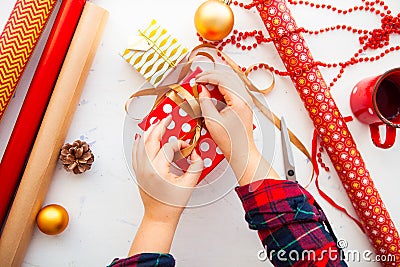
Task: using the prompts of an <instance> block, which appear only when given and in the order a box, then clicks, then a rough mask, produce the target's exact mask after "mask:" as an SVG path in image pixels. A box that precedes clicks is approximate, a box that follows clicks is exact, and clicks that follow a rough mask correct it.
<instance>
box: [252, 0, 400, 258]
mask: <svg viewBox="0 0 400 267" xmlns="http://www.w3.org/2000/svg"><path fill="white" fill-rule="evenodd" d="M256 7H257V9H258V11H259V13H260V16H261V19H262V20H263V22H264V24H265V26H266V28H267V30H268V32H269V34H270V36H271V37H272V38H275V37H279V38H276V41H275V47H276V49H277V51H278V53H279V55H280V57H281V59H282V61H283V63H284V64H285V66H286V69H287V70H288V71H289V72H291V73H292V75H291V79H292V81H293V83H294V85H295V87H296V89H297V92H298V93H299V95H300V97H301V99H302V100H303V102H304V105H305V108H306V109H307V111H308V112H309V115H310V118H311V119H312V121H313V123H314V126H315V128H316V129H317V131H318V134H319V136H320V138H321V140H322V141H323V144H324V146H325V148H326V150H327V152H328V155H329V157H330V159H331V161H332V163H333V165H334V167H335V169H336V171H337V173H338V175H339V177H340V179H341V181H342V183H343V186H344V188H345V190H346V192H347V195H348V197H349V198H350V201H351V202H352V204H353V206H354V208H355V210H356V212H357V214H358V216H359V218H360V219H361V221H362V223H363V226H364V229H365V231H366V234H367V235H368V237H369V240H370V242H371V244H372V245H373V247H374V249H375V252H376V254H377V255H389V254H390V255H392V256H391V257H393V255H396V261H395V262H394V261H391V262H382V263H383V264H384V266H400V239H399V234H398V232H397V230H396V228H395V225H394V223H393V221H392V220H391V218H390V216H389V213H388V211H387V209H386V207H385V205H384V203H383V202H382V199H381V197H380V195H379V192H378V190H377V189H376V187H375V185H374V182H373V181H372V179H371V177H370V174H369V172H368V171H367V169H366V167H365V163H364V161H363V159H362V157H361V155H360V152H359V151H358V149H357V147H356V144H355V142H354V139H353V137H352V136H351V134H350V131H349V129H348V128H347V125H346V122H345V121H344V119H343V117H342V115H341V114H340V111H339V109H338V107H337V106H336V103H335V101H334V99H333V98H332V95H331V93H330V90H329V88H328V87H327V85H326V83H325V81H324V79H323V77H322V75H321V73H320V71H319V69H318V68H317V67H314V66H313V62H314V60H313V57H312V55H311V52H310V50H309V48H308V47H307V44H306V42H305V40H304V38H303V37H302V35H301V34H300V33H297V32H296V29H297V25H296V22H295V20H294V19H293V17H292V15H291V12H290V10H289V9H288V7H287V5H286V2H285V0H259V1H258V4H257V5H256Z"/></svg>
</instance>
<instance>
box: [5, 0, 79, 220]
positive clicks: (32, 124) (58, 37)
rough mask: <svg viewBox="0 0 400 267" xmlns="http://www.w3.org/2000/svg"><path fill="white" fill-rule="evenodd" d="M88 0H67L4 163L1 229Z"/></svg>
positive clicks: (20, 116)
mask: <svg viewBox="0 0 400 267" xmlns="http://www.w3.org/2000/svg"><path fill="white" fill-rule="evenodd" d="M85 2H86V1H85V0H64V1H63V2H62V4H61V6H60V10H59V12H58V14H57V18H56V20H55V22H54V25H53V28H52V30H51V32H50V35H49V37H48V40H47V43H46V46H45V48H44V50H43V53H42V57H41V58H40V61H39V64H38V67H37V69H36V72H35V75H34V77H33V80H32V82H31V85H30V87H29V90H28V93H27V95H26V98H25V100H24V103H23V106H22V108H21V111H20V114H19V116H18V120H17V122H16V124H15V126H14V129H13V132H12V134H11V137H10V140H9V142H8V144H7V148H6V150H5V152H4V155H3V158H2V161H1V164H0V196H1V201H0V226H1V225H3V223H4V221H5V217H6V213H7V210H8V209H9V207H10V205H11V203H12V198H13V196H14V193H15V190H16V187H17V185H18V183H19V180H20V178H21V175H22V173H23V171H24V165H25V162H26V160H27V159H28V157H29V153H30V150H31V148H32V146H33V142H34V141H35V137H36V134H37V132H38V130H39V127H40V123H41V121H42V118H43V115H44V112H45V110H46V107H47V104H48V101H49V99H50V96H51V93H52V91H53V88H54V85H55V83H56V80H57V77H58V74H59V71H60V69H61V66H62V63H63V61H64V58H65V55H66V53H67V50H68V47H69V44H70V42H71V40H72V37H73V34H74V32H75V28H76V26H77V24H78V21H79V18H80V15H81V13H82V10H83V7H84V5H85Z"/></svg>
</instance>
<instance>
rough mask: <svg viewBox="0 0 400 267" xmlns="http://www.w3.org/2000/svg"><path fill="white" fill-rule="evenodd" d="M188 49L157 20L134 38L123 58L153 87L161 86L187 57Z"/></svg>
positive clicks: (123, 53) (122, 53)
mask: <svg viewBox="0 0 400 267" xmlns="http://www.w3.org/2000/svg"><path fill="white" fill-rule="evenodd" d="M187 53H188V49H187V48H186V47H185V46H184V45H182V44H180V43H179V42H178V41H177V39H176V38H174V37H172V36H171V34H169V33H168V31H167V30H166V29H164V28H163V27H161V26H160V25H159V24H158V23H157V21H156V20H154V19H153V20H152V21H151V23H150V25H149V26H148V27H146V28H145V29H144V30H143V31H140V30H139V34H138V35H137V36H135V37H134V38H132V40H131V42H130V43H129V44H128V47H127V48H126V49H125V50H124V51H123V52H121V56H122V57H123V58H124V59H125V60H126V61H127V62H128V63H129V64H131V65H132V66H133V67H134V68H135V69H136V70H137V71H138V72H139V73H140V74H142V75H143V77H144V78H145V79H146V80H147V81H149V82H150V83H151V84H152V85H154V86H157V85H159V84H160V83H161V82H162V80H163V79H164V78H165V77H166V76H167V75H168V73H169V72H170V71H171V70H172V69H173V68H174V67H175V66H176V65H177V64H178V63H179V62H180V61H181V60H182V59H183V58H184V57H185V56H186V54H187Z"/></svg>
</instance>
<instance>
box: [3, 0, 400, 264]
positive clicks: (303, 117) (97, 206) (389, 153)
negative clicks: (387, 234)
mask: <svg viewBox="0 0 400 267" xmlns="http://www.w3.org/2000/svg"><path fill="white" fill-rule="evenodd" d="M93 2H94V3H96V4H98V5H100V6H103V7H104V8H105V9H107V10H108V11H109V12H110V17H109V21H108V23H107V26H106V29H105V32H104V35H103V39H102V42H101V45H100V47H99V49H98V52H97V54H96V57H95V60H94V63H93V66H92V68H91V71H90V75H89V77H88V80H87V83H86V86H85V90H84V92H83V94H82V97H81V100H80V103H79V106H78V108H77V110H76V113H75V116H74V119H73V122H72V124H71V127H70V130H69V133H68V137H67V140H66V142H71V141H73V140H75V139H78V138H81V139H84V140H86V141H88V142H89V143H90V144H91V146H92V149H93V151H94V153H95V155H96V159H95V163H94V165H93V169H92V170H91V171H89V172H87V173H85V174H83V175H80V176H74V175H72V174H69V173H66V172H65V171H64V170H63V169H62V168H61V165H58V166H57V169H56V171H55V173H54V178H53V181H52V184H51V187H50V189H49V192H48V194H47V197H46V200H45V204H50V203H59V204H61V205H63V206H64V207H65V208H66V209H67V210H68V212H69V215H70V224H69V226H68V228H67V229H66V231H65V232H64V233H62V234H60V235H58V236H46V235H44V234H42V233H41V232H39V230H38V229H35V231H34V234H33V237H32V241H31V244H30V246H29V249H28V252H27V254H26V257H25V261H24V264H23V266H26V267H28V266H40V267H54V266H70V267H72V266H74V267H75V266H105V265H107V264H108V263H110V262H111V260H112V259H113V258H114V257H124V256H126V254H127V252H128V249H129V246H130V243H131V241H132V238H133V236H134V234H135V232H136V230H137V227H138V224H139V223H140V219H141V216H142V214H143V207H142V204H141V200H140V197H139V194H138V190H137V187H136V184H135V183H134V181H133V178H132V177H131V174H130V172H129V170H128V167H127V163H126V160H125V156H124V148H123V129H124V121H125V112H124V108H123V107H124V103H125V101H126V99H127V98H128V97H129V96H130V95H131V94H132V93H133V92H134V91H135V90H137V88H139V87H140V86H141V84H142V83H143V79H142V78H141V77H140V76H139V75H138V74H137V73H136V72H135V71H134V70H133V69H132V68H131V67H130V66H129V65H128V64H127V63H125V62H124V60H123V59H122V58H121V57H120V56H119V55H118V52H119V51H120V50H121V49H122V48H123V46H124V45H125V43H126V42H127V40H128V36H129V35H133V34H135V32H136V30H137V29H139V28H141V27H142V26H144V25H145V24H146V23H147V22H149V21H150V19H151V18H155V19H157V20H158V21H159V22H160V23H161V24H162V25H163V26H165V27H166V28H167V29H168V30H169V31H171V33H173V34H174V35H176V37H178V39H179V40H181V42H183V43H184V44H186V45H187V46H188V47H189V48H192V47H194V46H195V45H197V44H198V41H197V37H196V34H195V29H194V25H193V14H194V12H195V10H196V8H197V6H199V5H200V4H201V3H202V2H203V1H202V0H191V1H188V0H186V1H182V0H170V1H163V0H151V1H129V0H116V1H106V0H96V1H93ZM316 2H317V1H316ZM318 2H320V3H322V2H323V3H331V4H334V5H337V6H340V7H350V6H354V5H358V4H361V1H358V0H351V1H333V0H319V1H318ZM386 2H387V4H388V5H389V6H390V8H391V10H392V11H393V14H398V13H399V12H400V3H399V2H398V1H397V0H387V1H386ZM13 5H14V0H3V1H1V3H0V28H3V26H4V23H5V22H6V20H7V18H8V15H9V13H10V11H11V9H12V7H13ZM233 10H234V13H235V15H236V22H235V28H238V29H241V30H250V29H251V30H253V29H262V30H264V31H265V29H264V27H263V25H262V23H261V19H260V18H259V16H258V15H257V14H256V11H255V10H253V11H249V12H243V11H241V10H239V9H238V8H236V7H233ZM292 12H293V13H294V16H295V18H296V20H297V22H298V24H299V25H301V26H304V27H306V28H310V29H316V28H320V27H326V26H328V25H329V26H330V25H337V24H344V23H345V24H349V25H352V26H355V27H359V28H367V29H372V28H373V27H377V26H379V25H380V23H379V20H378V19H377V17H376V16H374V15H372V14H370V13H368V14H365V13H357V14H351V15H346V16H340V15H335V14H332V13H330V12H325V11H316V10H315V9H310V8H307V7H293V8H292ZM306 39H307V41H308V44H309V46H310V47H311V51H312V52H313V55H314V57H315V58H316V59H318V60H321V61H329V62H338V61H340V60H344V59H347V58H349V57H351V55H352V54H353V53H354V51H356V50H357V49H358V46H359V44H358V39H357V37H355V36H354V35H352V34H351V33H348V32H340V31H339V32H333V33H328V34H324V35H319V36H306ZM391 43H392V44H399V43H400V38H399V36H391ZM43 44H44V42H43V40H42V41H41V43H40V44H39V46H38V48H42V47H43ZM226 51H227V52H228V53H229V54H230V55H231V56H232V57H233V58H234V59H235V60H236V61H237V62H238V63H239V64H241V65H248V64H251V63H255V62H259V61H263V62H268V63H269V64H272V65H274V66H276V67H280V68H282V63H281V62H280V59H279V57H278V55H277V53H276V51H275V49H274V48H273V47H272V45H265V46H264V47H262V48H260V49H257V50H256V51H254V52H250V53H246V56H244V54H242V53H240V52H238V50H236V49H234V48H229V49H227V50H226ZM39 52H40V51H39V50H37V51H36V53H35V55H34V56H33V58H32V60H31V62H30V63H29V66H28V68H27V69H26V72H25V75H24V78H23V80H22V81H21V83H20V84H19V87H18V89H17V92H16V96H15V98H14V99H13V101H12V102H11V104H10V106H9V108H8V110H7V112H6V115H5V116H4V118H3V119H2V120H1V122H0V129H1V130H0V156H1V155H2V154H3V152H4V149H5V147H6V144H7V141H8V138H9V135H10V133H11V131H12V128H13V124H14V123H15V120H16V116H17V115H16V114H17V112H18V110H19V109H20V106H21V103H22V101H23V98H24V95H25V93H26V90H27V87H28V85H29V81H30V79H31V77H32V75H33V72H34V69H35V64H37V61H38V58H39V56H40V53H39ZM372 54H375V52H373V53H371V54H370V53H368V55H372ZM399 61H400V53H399V52H395V53H392V54H390V56H387V57H385V58H384V59H382V60H380V61H378V62H374V63H368V64H359V65H357V66H354V67H351V68H349V69H348V70H346V72H345V74H344V75H343V78H342V79H341V80H339V82H338V83H337V84H336V85H335V86H334V87H333V88H332V94H333V95H334V97H335V100H336V102H337V104H338V105H339V108H340V110H341V111H342V113H343V115H351V110H350V106H349V95H350V91H351V89H352V87H353V86H354V85H355V83H356V82H358V81H359V80H360V79H361V78H364V77H367V76H371V75H376V74H379V73H382V72H384V71H385V70H387V69H389V68H393V67H398V64H399V63H398V62H399ZM336 71H337V70H336ZM336 71H330V70H326V69H322V73H323V74H324V76H325V78H326V80H327V81H330V80H331V79H332V78H333V75H334V74H335V73H336ZM266 100H267V101H268V103H269V105H270V106H271V108H272V110H273V111H274V112H275V113H276V114H278V115H279V116H282V115H284V116H285V117H286V120H287V123H288V125H289V127H290V128H291V129H292V130H293V131H294V132H295V133H296V135H297V136H298V137H299V138H300V139H301V140H302V142H303V143H305V144H306V146H307V147H308V148H311V136H312V130H311V129H312V123H311V121H310V119H309V118H308V115H307V113H306V111H305V109H304V107H303V104H302V103H301V101H300V99H299V97H298V96H297V93H296V91H295V89H294V87H293V85H292V83H291V81H290V80H289V79H288V78H280V77H278V78H277V83H276V88H275V90H274V91H273V92H272V93H271V94H270V95H269V96H268V97H267V98H266ZM349 127H350V130H351V132H352V134H353V136H354V138H355V140H356V142H357V144H358V146H359V149H360V151H361V153H362V155H363V157H364V159H365V161H366V163H367V167H368V169H369V171H370V173H371V174H372V177H373V178H374V181H375V184H376V187H377V188H378V190H379V192H380V194H381V196H382V198H383V200H384V202H385V204H386V206H387V208H388V210H389V212H390V214H391V216H392V219H393V221H394V222H395V224H397V226H398V227H400V206H399V205H398V203H399V201H398V198H397V197H396V195H397V193H396V191H397V190H398V187H399V186H400V180H399V178H400V177H399V174H398V169H397V167H398V165H397V164H398V157H399V156H400V151H399V147H400V143H399V142H398V141H397V143H396V144H395V146H394V147H393V148H391V149H388V150H382V149H378V148H376V147H375V146H374V145H373V144H372V142H371V140H370V137H369V130H368V126H366V125H363V124H361V123H360V122H358V121H356V120H355V121H353V122H350V123H349ZM275 136H276V137H279V133H278V132H276V133H275ZM264 142H269V141H268V140H264ZM274 144H275V143H274V142H273V141H271V145H270V151H272V153H271V155H275V156H274V160H273V166H274V167H275V168H276V170H277V171H278V172H279V173H281V174H282V172H283V170H282V168H283V167H282V166H283V163H282V156H281V150H280V141H279V138H277V140H276V144H275V145H274ZM268 153H269V151H268ZM294 153H295V160H296V167H297V170H298V176H300V179H299V180H300V182H301V183H302V184H303V185H305V184H306V182H307V179H308V177H309V173H310V164H309V163H307V161H306V159H305V157H304V156H303V155H302V154H301V153H300V152H299V151H297V150H295V151H294ZM324 159H325V161H326V162H327V164H328V166H330V167H331V164H330V163H329V159H327V158H326V157H325V158H324ZM331 168H332V167H331ZM231 178H232V177H231ZM228 179H230V178H229V177H228ZM320 184H321V187H322V188H323V189H324V190H325V191H326V192H328V193H329V195H330V196H332V197H333V198H334V199H335V200H336V201H337V202H339V203H341V204H342V205H344V206H346V207H347V208H349V210H350V211H351V212H352V213H353V214H354V212H353V210H352V208H351V206H350V203H349V200H348V198H347V196H346V194H345V192H344V189H343V188H342V185H341V183H340V181H339V178H338V176H337V174H336V173H334V172H329V173H325V172H322V174H321V176H320ZM309 190H310V191H311V192H312V193H313V195H314V196H315V197H316V198H317V199H318V201H319V202H320V204H321V206H322V207H323V208H324V209H325V212H326V213H327V215H328V217H329V219H330V221H331V223H332V225H333V228H334V230H335V232H336V234H337V236H338V237H339V238H343V239H345V240H346V241H347V242H348V244H349V249H357V250H360V251H364V250H367V249H369V250H372V247H371V246H370V244H369V243H368V240H367V238H366V236H365V235H363V233H361V231H360V230H359V229H358V228H357V226H356V225H355V224H354V223H353V222H352V221H351V220H350V219H348V218H347V217H346V216H345V215H343V214H342V213H340V212H338V211H337V210H335V209H334V208H332V207H331V206H330V205H329V204H328V203H327V202H326V201H324V200H323V199H321V197H320V196H319V194H318V192H317V191H316V189H315V186H314V185H311V186H310V187H309ZM205 194H207V193H205ZM243 215H244V213H243V210H242V208H241V204H240V202H239V200H238V198H237V196H236V194H235V193H234V192H233V191H230V192H229V193H228V194H227V195H226V196H225V197H223V198H222V199H220V200H218V201H215V202H213V203H211V204H209V205H205V206H202V207H200V208H190V209H186V210H185V212H184V214H183V216H182V219H181V222H180V224H179V227H178V230H177V233H176V236H175V240H174V243H173V247H172V253H173V254H174V256H175V258H176V259H177V266H266V265H267V266H268V265H269V263H263V262H260V261H259V260H258V259H257V252H258V251H259V250H260V249H261V248H262V247H261V244H260V242H259V240H258V237H257V234H256V233H255V232H252V231H250V230H249V229H248V227H247V225H246V223H245V221H244V219H243ZM349 265H350V266H379V264H377V263H372V262H370V263H366V262H350V263H349Z"/></svg>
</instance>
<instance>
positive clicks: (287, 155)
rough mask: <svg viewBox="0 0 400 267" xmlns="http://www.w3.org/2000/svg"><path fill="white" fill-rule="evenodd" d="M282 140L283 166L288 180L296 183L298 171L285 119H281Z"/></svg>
mask: <svg viewBox="0 0 400 267" xmlns="http://www.w3.org/2000/svg"><path fill="white" fill-rule="evenodd" d="M281 138H282V152H283V166H284V168H285V176H286V180H290V181H293V182H296V171H295V166H294V158H293V151H292V146H291V143H290V138H289V131H288V129H287V126H286V122H285V118H284V117H282V118H281Z"/></svg>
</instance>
